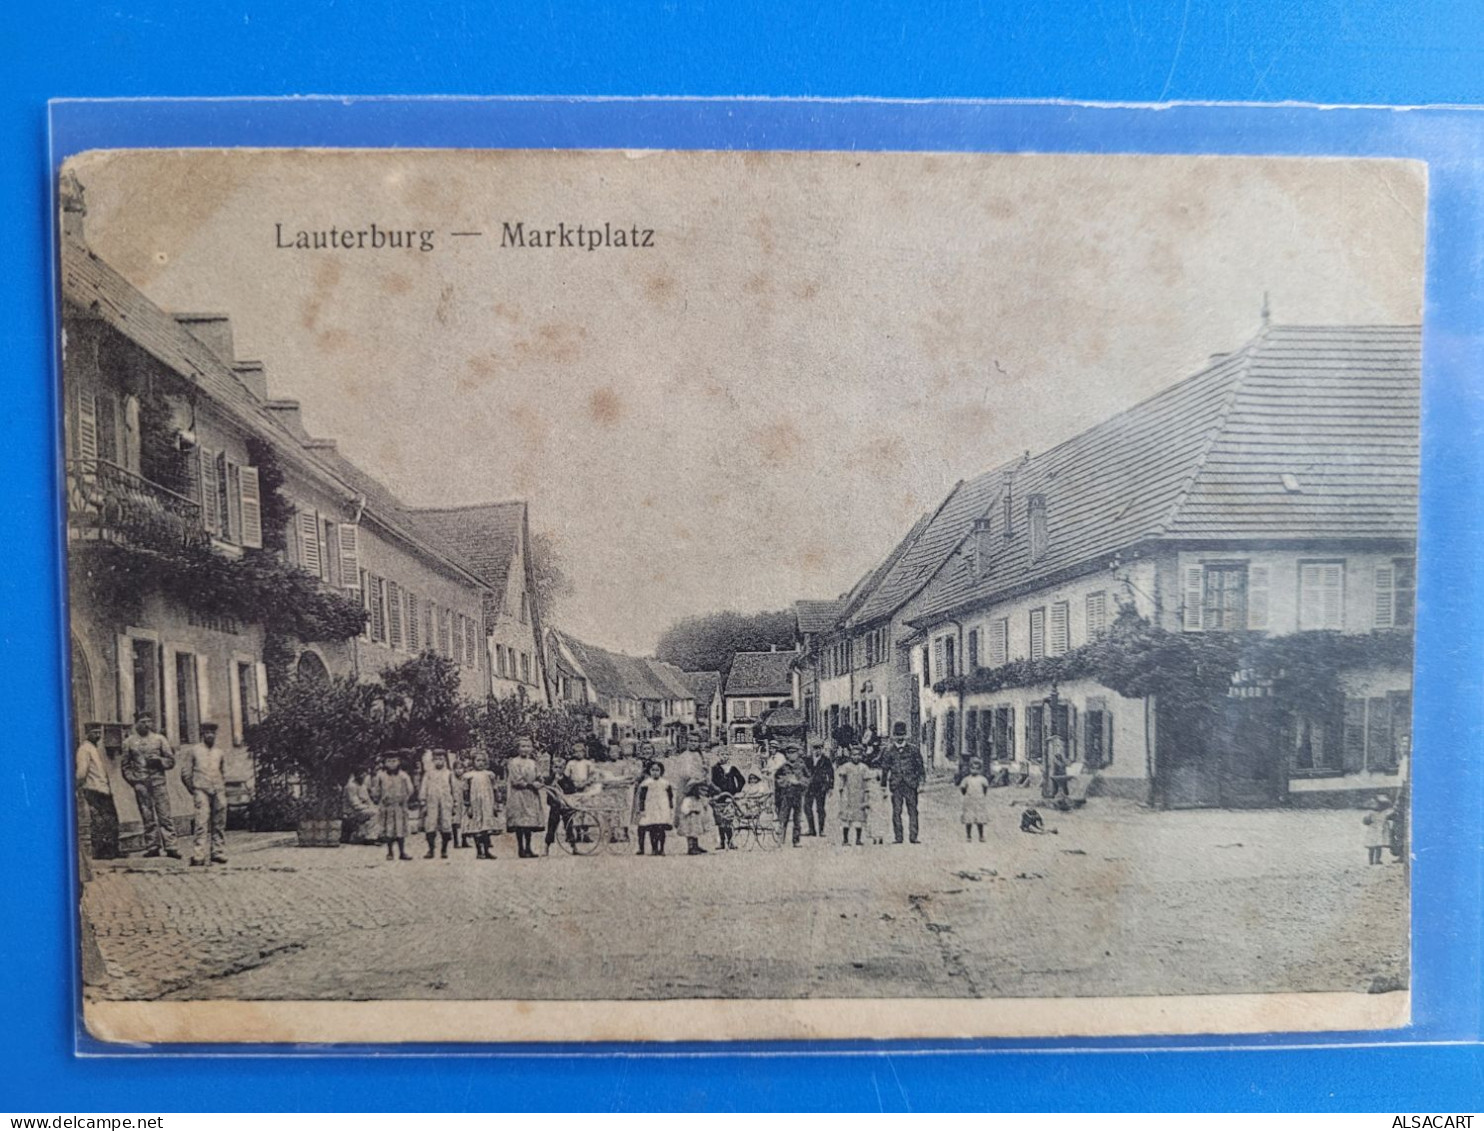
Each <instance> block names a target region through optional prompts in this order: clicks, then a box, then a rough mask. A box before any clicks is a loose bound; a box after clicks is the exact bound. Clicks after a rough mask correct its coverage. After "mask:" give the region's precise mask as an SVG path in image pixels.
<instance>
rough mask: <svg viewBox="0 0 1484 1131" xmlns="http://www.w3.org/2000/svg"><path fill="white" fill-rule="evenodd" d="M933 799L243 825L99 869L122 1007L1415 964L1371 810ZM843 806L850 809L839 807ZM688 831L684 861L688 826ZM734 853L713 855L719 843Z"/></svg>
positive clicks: (1273, 982)
mask: <svg viewBox="0 0 1484 1131" xmlns="http://www.w3.org/2000/svg"><path fill="white" fill-rule="evenodd" d="M948 789H949V787H948V786H946V785H945V784H938V785H936V786H934V787H933V788H931V789H930V790H929V791H928V793H927V794H926V795H925V796H924V804H923V815H924V823H923V840H924V843H923V844H922V845H919V846H912V845H902V846H896V845H892V844H886V845H880V846H870V845H868V846H866V847H862V848H855V847H851V848H848V849H846V848H842V847H841V846H840V844H839V842H838V840H837V837H838V835H839V833H838V827H837V826H836V825H835V824H834V823H833V820H832V821H831V824H830V828H829V836H827V837H823V838H817V839H808V838H806V839H805V840H804V841H803V846H802V847H801V848H800V849H797V850H795V849H791V848H788V847H784V848H783V849H781V850H778V851H773V852H764V851H760V850H758V849H756V848H754V849H752V850H750V851H737V852H728V853H716V852H712V853H710V854H708V855H707V856H705V857H699V858H688V857H686V856H685V855H684V854H683V853H684V846H685V842H684V841H683V840H679V838H676V837H673V836H672V838H671V841H670V852H671V855H669V856H667V857H666V858H664V859H650V858H644V859H636V858H634V857H633V856H631V855H629V853H628V851H625V852H623V853H622V854H619V853H617V852H614V853H610V854H606V855H599V856H595V857H589V858H573V857H570V856H567V855H565V854H564V853H560V852H556V853H554V854H553V855H552V856H551V857H550V858H548V859H544V860H518V859H516V858H515V853H514V846H513V843H511V841H510V838H509V837H502V838H500V839H499V840H498V841H497V846H496V852H497V854H498V856H499V859H498V860H497V861H495V862H485V861H480V860H477V859H476V858H475V856H474V853H473V851H472V850H465V851H461V852H455V853H454V854H453V859H450V860H447V861H443V860H424V859H422V849H423V845H422V842H421V840H420V838H418V839H416V840H415V844H410V845H409V848H411V849H413V850H414V851H415V855H416V856H417V859H415V860H414V861H411V862H405V863H404V862H400V861H397V862H387V861H386V860H384V858H383V856H382V852H381V850H380V849H378V848H375V847H360V846H356V847H351V846H347V847H341V848H338V849H301V848H298V847H295V846H292V845H291V844H289V843H287V841H286V840H285V838H283V837H263V836H261V835H257V836H252V835H248V834H233V836H232V838H231V839H230V842H229V852H230V854H231V858H232V859H231V863H230V864H228V865H225V866H220V867H214V868H212V869H210V870H209V871H208V870H205V869H192V868H188V867H185V866H183V864H181V863H180V862H177V861H172V860H148V861H146V860H132V861H122V862H114V863H104V864H100V865H98V866H97V867H96V871H95V878H94V879H93V881H92V882H91V883H89V884H88V885H87V890H86V893H85V897H84V910H85V913H86V915H87V917H88V919H89V921H90V923H91V925H92V927H93V929H94V931H95V932H96V936H97V941H98V944H99V948H100V950H101V952H102V955H103V957H104V959H105V962H106V965H107V971H108V976H107V978H106V979H105V980H104V981H103V982H102V984H100V985H97V986H93V987H90V988H89V993H90V995H92V996H95V997H101V998H128V999H161V998H163V999H202V998H233V999H375V998H449V999H480V998H514V999H521V998H529V999H541V998H611V997H618V998H655V997H660V998H664V997H814V996H818V997H824V996H846V997H855V996H870V997H878V996H880V997H891V996H913V997H923V996H943V997H975V996H979V997H1021V996H1080V995H1099V996H1104V995H1106V996H1117V995H1128V994H1152V993H1161V992H1162V993H1175V994H1186V993H1192V994H1193V993H1242V992H1265V991H1299V990H1310V991H1322V990H1330V991H1362V992H1364V991H1377V990H1384V989H1395V988H1400V987H1402V986H1404V985H1405V982H1406V953H1407V942H1406V923H1407V915H1406V913H1405V911H1406V908H1405V904H1406V871H1405V869H1404V868H1402V867H1401V866H1399V865H1390V866H1386V867H1368V866H1367V865H1366V863H1365V852H1364V850H1363V848H1362V839H1361V835H1360V832H1361V824H1360V820H1361V814H1360V813H1358V812H1356V811H1352V810H1340V811H1315V812H1293V811H1281V810H1278V811H1273V810H1269V811H1249V812H1227V811H1214V810H1206V811H1186V812H1150V811H1145V810H1141V809H1139V808H1137V807H1135V806H1133V805H1130V804H1126V803H1122V802H1115V801H1109V800H1101V799H1099V800H1095V801H1093V802H1091V803H1090V805H1089V806H1088V807H1087V808H1086V809H1085V810H1082V811H1080V812H1076V813H1071V814H1048V818H1049V819H1048V825H1049V826H1050V827H1054V828H1056V829H1057V830H1058V834H1057V835H1045V836H1030V835H1024V834H1022V833H1020V832H1019V831H1018V820H1019V815H1020V808H1019V805H1020V804H1023V803H1024V802H1025V801H1026V800H1027V795H1026V794H1025V793H1023V792H1021V791H1017V790H1002V791H997V792H996V794H995V797H994V805H993V810H992V812H993V817H994V824H993V825H992V826H991V827H990V828H989V829H988V830H987V833H988V843H986V844H983V845H979V844H965V843H964V840H963V829H962V827H961V826H959V825H958V824H957V820H956V818H957V801H956V798H955V797H951V796H950V794H949V792H948ZM832 817H833V815H832ZM677 840H679V852H678V853H677V852H676V849H675V845H676V841H677ZM708 847H714V845H708Z"/></svg>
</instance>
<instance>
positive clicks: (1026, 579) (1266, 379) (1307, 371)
mask: <svg viewBox="0 0 1484 1131" xmlns="http://www.w3.org/2000/svg"><path fill="white" fill-rule="evenodd" d="M1420 377H1421V368H1420V336H1419V331H1418V329H1417V328H1416V327H1407V326H1332V327H1307V326H1274V327H1271V328H1269V329H1267V330H1265V331H1264V332H1263V333H1262V334H1261V335H1259V336H1258V337H1257V338H1256V339H1254V340H1253V341H1252V342H1250V343H1248V344H1247V345H1246V346H1245V347H1243V348H1242V349H1241V350H1239V351H1237V352H1236V353H1233V354H1229V355H1227V356H1224V357H1222V358H1220V359H1218V360H1216V361H1214V362H1213V364H1211V365H1209V366H1208V367H1207V368H1205V369H1203V370H1201V371H1200V372H1199V373H1197V374H1195V375H1194V376H1192V377H1189V378H1187V379H1185V380H1184V381H1181V382H1180V383H1179V384H1177V385H1174V386H1172V387H1170V388H1169V389H1166V390H1164V391H1163V392H1161V393H1159V394H1157V395H1155V396H1154V397H1151V398H1150V399H1148V400H1146V401H1143V402H1141V403H1140V404H1137V405H1135V406H1134V407H1133V408H1130V409H1128V410H1126V411H1125V412H1122V413H1120V414H1119V415H1117V416H1115V417H1113V418H1112V419H1110V420H1107V421H1105V422H1103V423H1102V424H1099V425H1096V426H1095V427H1093V428H1090V429H1088V430H1087V431H1086V432H1083V433H1081V434H1080V435H1078V436H1074V437H1073V438H1072V439H1070V440H1067V441H1066V442H1065V443H1062V444H1059V445H1057V446H1056V447H1054V448H1052V449H1050V450H1049V451H1046V452H1043V453H1041V454H1040V455H1037V456H1034V457H1031V458H1030V459H1028V460H1026V461H1024V462H1023V463H1021V464H1019V465H1018V466H1016V467H1015V468H1014V471H1013V475H1012V476H1011V477H1010V479H1009V489H1010V492H1011V499H1012V506H1011V514H1012V521H1013V526H1012V537H1010V538H1008V539H1003V540H1001V539H1002V538H1003V534H1004V527H1003V521H1002V512H1001V508H1000V506H999V505H996V506H994V507H992V508H991V510H990V514H991V518H990V522H991V534H992V536H993V535H999V536H1000V537H999V538H996V540H995V542H994V545H995V547H996V550H995V553H994V555H993V557H992V559H991V562H990V565H989V568H988V570H987V571H976V570H975V568H974V564H973V560H972V555H971V554H970V552H969V546H968V544H967V543H966V542H964V539H965V538H966V537H967V535H968V534H969V532H970V529H971V528H972V520H967V521H964V522H962V523H960V525H959V527H958V539H959V542H960V548H959V552H958V553H956V554H955V555H954V556H953V557H952V558H951V559H950V560H949V561H948V562H947V564H946V565H945V566H944V567H943V568H942V570H941V571H940V572H939V574H938V576H937V577H936V578H935V579H934V580H933V583H932V585H931V586H930V588H929V590H928V593H927V595H926V598H925V600H924V602H923V604H922V606H921V609H920V611H919V613H918V614H917V616H916V617H915V618H914V619H916V620H919V621H920V620H922V619H925V618H929V617H931V616H933V615H936V614H939V613H942V612H945V611H947V610H950V609H953V608H957V607H960V606H963V605H968V604H973V603H975V602H979V601H983V600H986V599H989V598H990V597H992V596H993V595H994V594H996V593H998V592H1000V591H1002V590H1005V589H1007V588H1009V587H1012V586H1021V585H1026V584H1031V583H1034V582H1035V581H1036V580H1037V579H1039V578H1042V577H1049V576H1051V575H1053V574H1055V573H1057V572H1059V571H1061V570H1064V569H1068V568H1071V567H1073V566H1076V565H1078V564H1079V563H1082V562H1086V561H1090V560H1094V559H1097V558H1099V557H1101V556H1103V555H1109V554H1112V553H1114V552H1116V551H1117V550H1119V549H1121V548H1123V547H1125V546H1129V545H1131V544H1133V543H1136V542H1139V541H1144V540H1147V539H1151V538H1170V539H1200V540H1211V541H1226V540H1242V539H1254V538H1265V539H1270V538H1285V537H1287V538H1384V539H1411V538H1415V536H1416V507H1417V460H1418V404H1419V393H1420ZM1285 477H1287V478H1285ZM1034 494H1039V495H1044V496H1045V499H1046V514H1047V519H1046V528H1047V545H1046V551H1045V553H1044V554H1043V555H1042V556H1041V558H1040V559H1039V560H1037V561H1034V562H1032V561H1031V560H1030V551H1029V538H1028V537H1027V531H1026V527H1027V517H1026V499H1027V498H1028V497H1029V496H1030V495H1034ZM1002 501H1003V496H1002V495H1001V502H1002Z"/></svg>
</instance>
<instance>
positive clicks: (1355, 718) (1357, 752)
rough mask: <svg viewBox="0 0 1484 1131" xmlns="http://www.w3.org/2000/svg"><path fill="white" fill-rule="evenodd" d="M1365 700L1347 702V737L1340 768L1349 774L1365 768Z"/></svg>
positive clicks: (1345, 736) (1349, 700)
mask: <svg viewBox="0 0 1484 1131" xmlns="http://www.w3.org/2000/svg"><path fill="white" fill-rule="evenodd" d="M1365 738H1366V726H1365V700H1364V699H1353V698H1352V699H1346V700H1345V735H1344V743H1343V746H1342V747H1341V755H1340V757H1341V761H1340V768H1341V769H1343V770H1344V771H1345V772H1346V773H1347V774H1353V773H1358V772H1359V771H1360V770H1362V769H1364V768H1365Z"/></svg>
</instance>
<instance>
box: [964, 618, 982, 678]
mask: <svg viewBox="0 0 1484 1131" xmlns="http://www.w3.org/2000/svg"><path fill="white" fill-rule="evenodd" d="M966 670H967V671H970V672H975V671H978V670H979V630H978V629H977V628H971V629H970V630H969V662H968V665H967V668H966Z"/></svg>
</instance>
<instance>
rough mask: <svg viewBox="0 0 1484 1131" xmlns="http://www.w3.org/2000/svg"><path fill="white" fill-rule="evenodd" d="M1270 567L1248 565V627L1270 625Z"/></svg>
mask: <svg viewBox="0 0 1484 1131" xmlns="http://www.w3.org/2000/svg"><path fill="white" fill-rule="evenodd" d="M1268 573H1269V570H1268V567H1267V566H1260V565H1255V566H1248V567H1247V627H1248V628H1267V627H1268Z"/></svg>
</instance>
